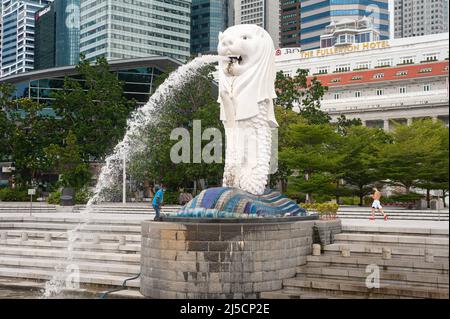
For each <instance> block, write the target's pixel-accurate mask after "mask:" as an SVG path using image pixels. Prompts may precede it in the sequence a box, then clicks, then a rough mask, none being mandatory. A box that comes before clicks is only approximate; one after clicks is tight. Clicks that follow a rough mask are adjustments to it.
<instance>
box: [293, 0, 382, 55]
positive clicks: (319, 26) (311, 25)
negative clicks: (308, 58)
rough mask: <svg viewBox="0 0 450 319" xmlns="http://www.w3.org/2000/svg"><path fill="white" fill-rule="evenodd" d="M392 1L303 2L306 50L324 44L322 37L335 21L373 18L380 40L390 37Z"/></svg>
mask: <svg viewBox="0 0 450 319" xmlns="http://www.w3.org/2000/svg"><path fill="white" fill-rule="evenodd" d="M388 8H389V0H304V1H302V2H301V9H300V10H301V31H300V33H301V40H300V43H301V47H302V50H310V49H316V48H319V47H320V36H321V35H323V34H324V32H325V28H326V27H327V26H329V25H330V23H331V22H332V21H334V22H339V21H340V20H344V19H346V20H349V19H351V20H359V19H361V18H363V17H369V18H371V19H372V20H373V24H374V28H375V29H376V30H377V31H378V32H379V33H380V39H381V40H385V39H389V10H388Z"/></svg>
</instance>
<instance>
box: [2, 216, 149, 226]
mask: <svg viewBox="0 0 450 319" xmlns="http://www.w3.org/2000/svg"><path fill="white" fill-rule="evenodd" d="M64 216H67V215H64ZM79 216H80V215H72V216H71V217H70V218H69V217H59V216H58V215H57V214H55V216H52V217H42V216H39V217H35V216H20V217H17V216H1V215H0V222H1V223H2V224H3V223H24V222H27V223H48V224H61V223H64V224H70V225H73V226H75V225H77V224H82V223H85V222H86V221H87V217H86V218H83V217H79ZM148 219H151V216H149V218H148ZM141 222H142V219H124V218H117V217H116V218H95V217H93V218H92V217H91V218H89V224H91V225H111V224H112V225H116V224H119V225H124V226H140V225H141Z"/></svg>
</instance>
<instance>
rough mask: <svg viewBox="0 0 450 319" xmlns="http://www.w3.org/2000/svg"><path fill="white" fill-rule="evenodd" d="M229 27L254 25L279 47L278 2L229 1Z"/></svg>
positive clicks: (268, 0) (259, 0)
mask: <svg viewBox="0 0 450 319" xmlns="http://www.w3.org/2000/svg"><path fill="white" fill-rule="evenodd" d="M229 10H230V13H229V16H230V17H231V18H230V25H237V24H256V25H258V26H260V27H262V28H264V29H265V30H266V31H267V32H268V33H269V34H270V36H271V37H272V39H273V43H274V45H275V47H278V46H279V45H280V0H230V4H229Z"/></svg>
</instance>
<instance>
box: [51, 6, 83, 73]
mask: <svg viewBox="0 0 450 319" xmlns="http://www.w3.org/2000/svg"><path fill="white" fill-rule="evenodd" d="M55 13H56V25H55V29H56V34H55V42H56V52H55V65H56V66H65V65H74V64H77V63H78V61H79V59H80V0H55Z"/></svg>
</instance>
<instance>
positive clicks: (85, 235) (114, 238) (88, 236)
mask: <svg viewBox="0 0 450 319" xmlns="http://www.w3.org/2000/svg"><path fill="white" fill-rule="evenodd" d="M3 232H5V233H6V235H7V237H8V238H11V237H21V236H22V234H27V235H28V238H31V239H43V238H45V236H46V235H47V234H49V235H51V236H52V240H66V239H67V236H68V235H67V232H65V231H63V230H61V231H49V230H20V229H12V230H3ZM0 233H1V231H0ZM77 234H78V238H80V239H83V240H90V241H93V240H94V237H95V236H97V237H98V239H99V240H100V242H104V241H107V242H118V241H119V240H120V237H121V236H125V240H126V242H127V243H133V242H134V243H140V242H141V235H129V234H122V233H116V234H111V233H109V234H108V233H103V232H96V233H93V232H90V231H86V230H84V229H81V230H80V231H78V232H77Z"/></svg>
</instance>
